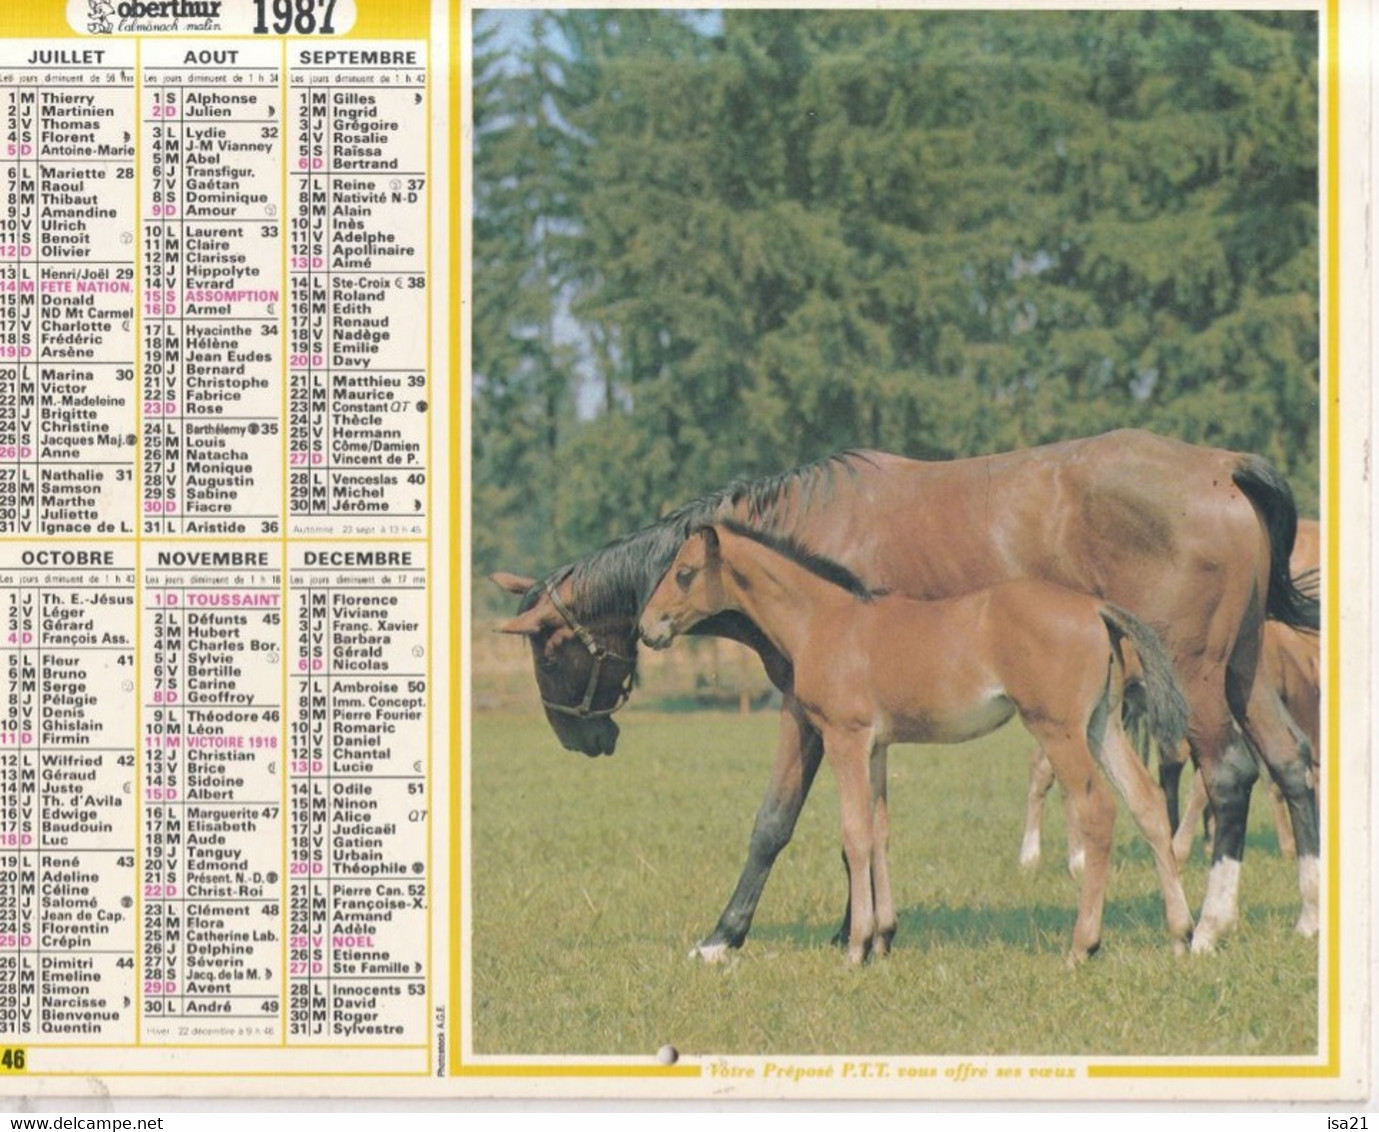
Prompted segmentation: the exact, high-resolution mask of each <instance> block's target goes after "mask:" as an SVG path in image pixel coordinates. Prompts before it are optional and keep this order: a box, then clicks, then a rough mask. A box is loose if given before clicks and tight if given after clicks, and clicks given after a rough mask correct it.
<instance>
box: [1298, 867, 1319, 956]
mask: <svg viewBox="0 0 1379 1132" xmlns="http://www.w3.org/2000/svg"><path fill="white" fill-rule="evenodd" d="M1298 888H1299V889H1300V890H1301V892H1302V914H1301V915H1300V916H1299V917H1298V927H1297V931H1298V934H1299V935H1305V936H1307V937H1308V938H1309V939H1310V938H1311V937H1312V936H1314V935H1316V934H1317V932H1318V930H1319V929H1320V927H1321V892H1322V877H1321V867H1320V865H1319V864H1318V862H1317V858H1316V857H1299V858H1298Z"/></svg>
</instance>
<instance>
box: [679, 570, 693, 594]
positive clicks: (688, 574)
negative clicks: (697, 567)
mask: <svg viewBox="0 0 1379 1132" xmlns="http://www.w3.org/2000/svg"><path fill="white" fill-rule="evenodd" d="M692 581H694V570H693V569H692V568H690V567H689V566H681V567H680V569H678V570H676V571H675V584H676V585H677V586H679V587H680V588H681V589H682V590H687V589H689V584H690V582H692Z"/></svg>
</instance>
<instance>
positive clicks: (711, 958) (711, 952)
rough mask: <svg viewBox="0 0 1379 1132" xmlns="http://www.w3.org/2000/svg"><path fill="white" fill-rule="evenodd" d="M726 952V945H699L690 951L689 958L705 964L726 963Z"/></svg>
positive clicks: (727, 949)
mask: <svg viewBox="0 0 1379 1132" xmlns="http://www.w3.org/2000/svg"><path fill="white" fill-rule="evenodd" d="M728 951H729V948H728V945H727V944H726V943H701V944H699V945H698V946H696V947H693V948H691V949H690V953H689V957H690V958H691V959H700V960H703V961H704V962H705V963H726V962H727V961H728Z"/></svg>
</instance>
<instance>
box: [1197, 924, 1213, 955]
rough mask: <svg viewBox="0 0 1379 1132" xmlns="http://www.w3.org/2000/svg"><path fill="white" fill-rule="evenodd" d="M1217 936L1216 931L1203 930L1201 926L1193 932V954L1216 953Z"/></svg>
mask: <svg viewBox="0 0 1379 1132" xmlns="http://www.w3.org/2000/svg"><path fill="white" fill-rule="evenodd" d="M1216 942H1217V936H1216V933H1215V932H1207V931H1203V930H1202V929H1201V927H1198V929H1197V930H1196V931H1195V932H1193V933H1192V954H1193V955H1215V954H1216Z"/></svg>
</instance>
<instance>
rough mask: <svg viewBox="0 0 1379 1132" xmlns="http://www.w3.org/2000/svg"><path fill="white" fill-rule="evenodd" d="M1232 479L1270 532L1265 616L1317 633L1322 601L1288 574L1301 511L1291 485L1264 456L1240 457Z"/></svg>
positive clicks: (1319, 624) (1319, 626)
mask: <svg viewBox="0 0 1379 1132" xmlns="http://www.w3.org/2000/svg"><path fill="white" fill-rule="evenodd" d="M1231 479H1233V480H1234V481H1235V486H1236V487H1238V488H1239V489H1240V490H1241V491H1242V492H1244V493H1245V496H1246V498H1248V499H1249V501H1250V502H1251V503H1253V504H1254V506H1255V510H1257V511H1258V512H1259V515H1260V518H1262V519H1263V520H1264V527H1265V529H1266V530H1267V531H1268V532H1269V597H1268V601H1267V602H1266V603H1265V607H1264V611H1265V614H1266V615H1267V616H1269V617H1272V618H1273V619H1274V620H1275V621H1282V622H1283V623H1284V624H1285V625H1291V626H1292V627H1293V628H1294V629H1309V630H1311V631H1312V632H1314V633H1315V632H1317V631H1318V630H1319V629H1320V628H1321V621H1322V610H1321V601H1320V599H1319V598H1318V596H1317V594H1316V593H1315V592H1308V591H1307V590H1303V589H1300V588H1299V587H1298V586H1297V585H1295V584H1294V582H1293V578H1292V576H1291V575H1290V573H1289V571H1288V559H1289V557H1290V556H1291V555H1292V553H1293V540H1294V539H1295V538H1297V534H1298V509H1297V505H1296V504H1295V503H1294V502H1293V491H1292V489H1291V488H1290V487H1289V486H1288V481H1287V480H1285V479H1284V478H1283V477H1282V476H1281V475H1279V472H1278V469H1277V468H1275V467H1274V466H1273V464H1271V463H1269V461H1268V460H1266V459H1264V458H1263V457H1262V456H1242V457H1240V463H1239V464H1238V465H1237V466H1236V469H1235V471H1234V472H1233V473H1232V474H1231Z"/></svg>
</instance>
